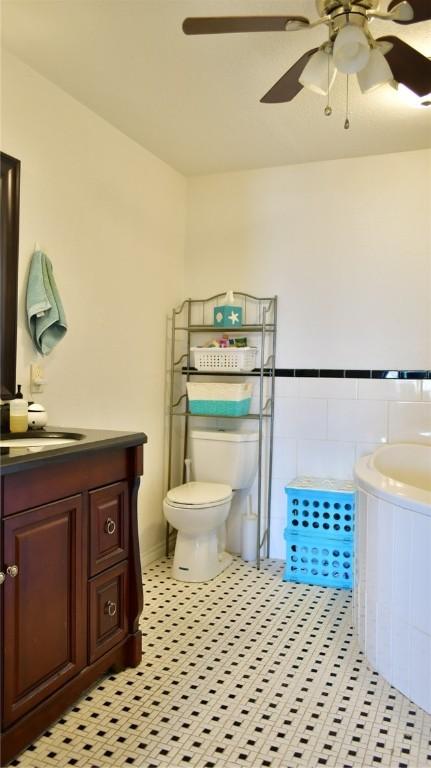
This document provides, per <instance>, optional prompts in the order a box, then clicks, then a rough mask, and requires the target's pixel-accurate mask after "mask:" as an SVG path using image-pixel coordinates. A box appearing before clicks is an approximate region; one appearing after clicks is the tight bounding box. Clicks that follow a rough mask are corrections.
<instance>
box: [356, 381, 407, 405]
mask: <svg viewBox="0 0 431 768" xmlns="http://www.w3.org/2000/svg"><path fill="white" fill-rule="evenodd" d="M421 394H422V387H421V382H420V381H419V380H413V379H412V380H411V381H404V380H399V379H359V381H358V398H359V399H362V400H405V401H415V400H420V399H421Z"/></svg>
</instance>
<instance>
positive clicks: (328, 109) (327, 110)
mask: <svg viewBox="0 0 431 768" xmlns="http://www.w3.org/2000/svg"><path fill="white" fill-rule="evenodd" d="M327 58H328V62H327V71H328V99H327V102H326V107H325V109H324V113H325V115H326V117H331V115H332V107H331V105H330V103H329V88H330V85H331V82H330V77H329V53H328V56H327Z"/></svg>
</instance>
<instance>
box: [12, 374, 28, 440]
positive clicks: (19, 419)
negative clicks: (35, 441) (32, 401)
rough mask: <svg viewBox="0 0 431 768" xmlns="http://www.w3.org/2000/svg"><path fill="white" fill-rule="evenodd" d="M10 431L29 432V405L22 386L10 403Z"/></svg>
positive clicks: (19, 386)
mask: <svg viewBox="0 0 431 768" xmlns="http://www.w3.org/2000/svg"><path fill="white" fill-rule="evenodd" d="M9 429H10V431H11V432H27V429H28V403H27V400H24V398H23V396H22V393H21V385H18V392H17V394H16V395H15V398H14V399H13V400H11V401H10V402H9Z"/></svg>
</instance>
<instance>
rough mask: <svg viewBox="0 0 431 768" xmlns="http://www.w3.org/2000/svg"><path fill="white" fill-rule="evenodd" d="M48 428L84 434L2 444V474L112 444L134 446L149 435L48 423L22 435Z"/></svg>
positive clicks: (0, 472) (54, 461) (38, 433)
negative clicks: (64, 440) (55, 441)
mask: <svg viewBox="0 0 431 768" xmlns="http://www.w3.org/2000/svg"><path fill="white" fill-rule="evenodd" d="M44 432H63V433H64V432H67V433H68V434H80V435H83V437H82V439H80V440H76V441H74V442H73V443H68V444H67V445H58V446H55V447H54V446H52V445H51V446H49V438H47V445H46V447H45V446H42V447H40V448H39V447H38V448H24V447H17V448H0V474H1V475H7V474H11V473H14V472H20V471H22V470H25V469H30V468H31V469H33V468H36V467H39V466H43V465H44V464H46V462H47V461H49V463H50V464H55V463H57V462H61V461H64V460H65V459H66V458H67V459H69V458H71V457H72V456H75V455H76V456H78V455H79V454H82V453H90V452H95V451H99V450H105V449H109V448H131V447H134V446H136V445H142V444H143V443H146V442H147V436H146V435H145V434H144V432H117V431H113V430H106V429H105V430H104V429H87V428H86V427H80V428H73V429H72V428H69V427H48V426H47V427H45V428H44V429H43V430H29V431H28V432H25V433H23V434H22V435H20V437H38V436H39V435H41V434H43V433H44ZM3 437H4V438H9V437H10V435H6V434H4V435H3ZM16 437H18V435H16Z"/></svg>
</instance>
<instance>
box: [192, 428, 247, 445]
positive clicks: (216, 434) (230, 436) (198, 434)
mask: <svg viewBox="0 0 431 768" xmlns="http://www.w3.org/2000/svg"><path fill="white" fill-rule="evenodd" d="M190 437H191V438H195V439H198V440H223V441H224V442H230V443H256V442H257V441H258V440H259V433H258V432H246V431H245V430H242V429H236V430H227V429H192V430H191V432H190Z"/></svg>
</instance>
